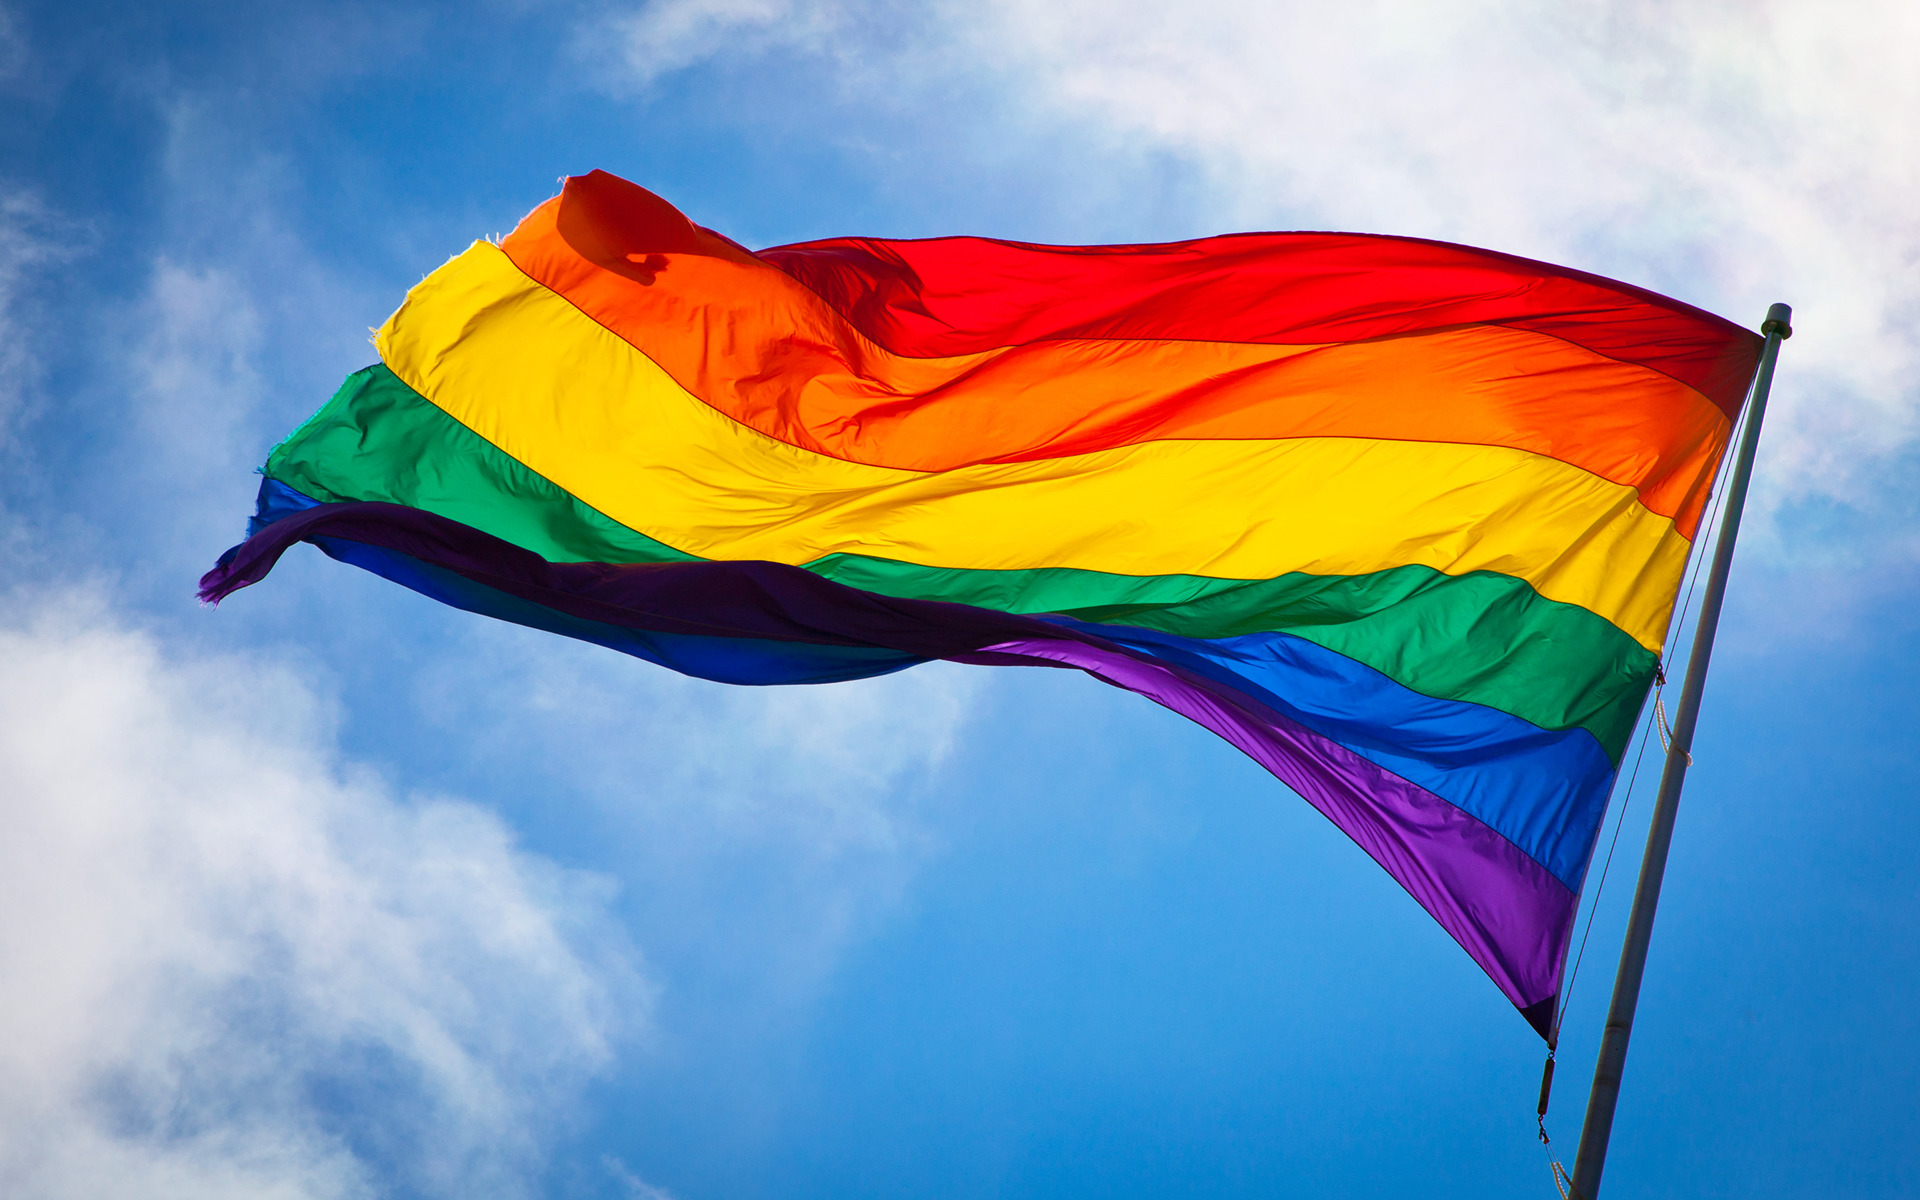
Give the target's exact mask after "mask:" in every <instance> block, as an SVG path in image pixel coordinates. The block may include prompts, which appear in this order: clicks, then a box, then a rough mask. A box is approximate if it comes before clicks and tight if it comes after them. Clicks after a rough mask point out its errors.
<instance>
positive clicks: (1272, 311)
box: [608, 177, 1760, 417]
mask: <svg viewBox="0 0 1920 1200" xmlns="http://www.w3.org/2000/svg"><path fill="white" fill-rule="evenodd" d="M608 179H609V181H611V179H612V177H608ZM758 257H759V258H760V259H762V260H763V261H765V262H769V263H772V264H774V265H776V266H778V267H780V268H781V269H782V270H784V271H786V272H787V273H788V274H790V275H792V276H793V277H794V278H796V279H798V280H800V281H801V282H802V283H804V284H806V285H807V286H808V287H810V288H812V289H813V290H814V291H815V292H817V293H818V294H819V295H820V296H821V297H822V298H824V299H825V300H826V301H827V303H829V304H831V305H832V306H833V307H834V308H835V309H837V310H839V312H840V313H841V314H843V315H844V316H845V317H846V318H847V319H848V320H849V321H850V322H851V323H852V324H853V325H854V326H855V327H856V328H858V329H859V330H860V331H861V332H862V333H864V334H866V335H867V336H868V337H870V338H872V339H873V340H874V341H876V342H878V343H880V345H882V346H884V347H886V348H887V349H889V350H891V351H893V352H894V353H895V354H901V355H909V356H912V357H919V358H937V357H944V356H947V355H956V354H972V353H976V352H978V351H982V350H990V349H993V348H996V347H1000V346H1011V345H1019V344H1021V343H1026V342H1036V341H1057V340H1064V339H1076V338H1127V339H1136V338H1174V339H1186V340H1194V341H1216V342H1264V343H1273V344H1287V345H1299V344H1309V345H1318V344H1326V343H1332V342H1351V341H1358V340H1361V339H1365V338H1379V337H1390V336H1393V335H1396V334H1409V333H1426V332H1431V331H1433V330H1436V329H1444V328H1448V327H1456V326H1461V325H1503V326H1506V327H1509V328H1513V329H1525V330H1531V331H1533V332H1537V333H1544V334H1548V335H1550V336H1553V337H1557V338H1561V339H1562V340H1565V341H1568V342H1572V343H1574V344H1575V345H1579V346H1583V347H1585V348H1586V349H1588V350H1591V351H1594V352H1595V353H1597V354H1602V355H1605V356H1606V357H1608V358H1613V359H1616V360H1619V361H1622V362H1629V363H1635V364H1638V365H1641V366H1645V367H1648V368H1651V369H1653V370H1656V371H1659V372H1661V373H1663V374H1665V375H1668V376H1670V377H1671V378H1673V379H1676V380H1678V381H1680V382H1681V383H1684V384H1686V385H1688V386H1689V387H1692V388H1694V389H1695V390H1697V391H1699V392H1700V393H1701V394H1703V395H1705V396H1706V397H1707V398H1708V399H1710V400H1712V401H1713V402H1714V403H1715V404H1716V405H1718V406H1719V407H1720V408H1721V410H1722V411H1724V412H1726V413H1727V415H1728V416H1729V417H1733V416H1736V415H1737V414H1738V412H1739V408H1740V403H1741V400H1742V399H1743V397H1744V395H1745V393H1746V388H1747V382H1748V380H1750V379H1751V378H1752V376H1753V370H1754V366H1755V364H1756V363H1757V361H1758V355H1759V347H1760V339H1759V337H1758V336H1757V335H1755V334H1753V333H1750V332H1748V331H1747V330H1744V329H1742V328H1740V327H1739V326H1737V325H1735V324H1733V323H1732V322H1730V321H1727V320H1724V319H1722V318H1720V317H1716V316H1714V315H1712V314H1711V313H1706V312H1702V311H1700V310H1699V309H1697V308H1693V307H1692V306H1690V305H1686V304H1682V303H1680V302H1679V301H1677V300H1670V299H1667V298H1666V297H1664V296H1659V295H1656V294H1654V293H1652V292H1648V291H1645V290H1643V289H1641V288H1636V287H1632V286H1629V285H1627V284H1623V283H1615V282H1613V281H1611V280H1607V279H1602V278H1599V277H1598V276H1593V275H1587V274H1583V273H1581V272H1578V271H1569V270H1565V269H1563V268H1560V267H1554V266H1549V265H1547V264H1545V263H1537V262H1533V261H1530V260H1528V259H1524V258H1515V257H1513V256H1511V255H1506V254H1496V253H1493V252H1492V251H1487V250H1475V249H1472V248H1470V247H1467V246H1456V245H1451V244H1449V243H1445V242H1430V241H1424V240H1420V239H1417V238H1399V237H1384V236H1378V235H1373V234H1355V233H1246V234H1234V235H1230V236H1226V237H1212V238H1202V239H1200V240H1198V241H1191V242H1168V243H1164V244H1161V245H1146V246H1034V245H1026V244H1023V243H1018V242H1002V241H995V240H992V239H989V238H973V237H951V238H932V239H928V240H924V241H885V240H881V239H876V238H833V239H829V240H827V241H820V242H805V243H801V244H798V245H792V246H779V247H775V248H773V249H770V250H762V251H760V252H759V254H758Z"/></svg>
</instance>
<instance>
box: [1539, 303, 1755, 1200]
mask: <svg viewBox="0 0 1920 1200" xmlns="http://www.w3.org/2000/svg"><path fill="white" fill-rule="evenodd" d="M1792 320H1793V310H1792V309H1791V308H1789V307H1787V306H1786V305H1784V304H1776V305H1774V306H1773V307H1771V308H1769V309H1768V310H1767V319H1766V321H1765V322H1764V323H1762V324H1761V326H1760V332H1761V333H1764V334H1765V335H1766V336H1767V344H1766V346H1765V348H1764V349H1762V350H1761V351H1760V370H1759V372H1758V373H1757V374H1756V375H1755V376H1754V379H1753V398H1752V400H1750V401H1749V402H1748V408H1747V428H1746V432H1745V433H1744V434H1743V435H1742V436H1741V438H1740V446H1739V449H1738V451H1737V453H1736V456H1735V458H1734V462H1733V479H1732V482H1731V483H1730V485H1729V486H1728V489H1727V511H1726V515H1725V517H1723V518H1722V519H1721V522H1720V540H1719V542H1718V543H1716V544H1715V546H1714V548H1713V569H1712V570H1711V571H1710V572H1709V573H1708V575H1707V591H1706V595H1705V596H1704V597H1703V598H1702V599H1701V601H1700V620H1699V622H1698V623H1697V624H1696V625H1695V626H1694V634H1693V653H1692V654H1691V655H1690V656H1689V657H1688V659H1687V678H1686V682H1685V684H1684V685H1682V687H1681V689H1680V707H1679V708H1678V709H1677V710H1676V711H1675V712H1674V719H1673V738H1672V741H1671V742H1670V743H1669V744H1668V747H1667V765H1666V770H1665V771H1663V772H1662V773H1661V776H1660V794H1659V795H1658V796H1657V797H1655V799H1654V802H1653V825H1652V827H1651V828H1649V829H1648V830H1647V852H1646V855H1645V856H1644V857H1642V858H1641V860H1640V882H1639V884H1638V885H1636V886H1635V887H1634V889H1633V910H1632V912H1631V914H1630V915H1629V916H1628V917H1627V939H1626V944H1625V945H1623V946H1622V947H1621V948H1620V970H1619V973H1618V974H1616V975H1615V976H1614V978H1613V1001H1612V1003H1611V1004H1609V1005H1608V1006H1607V1027H1606V1031H1605V1032H1604V1033H1602V1034H1601V1036H1600V1058H1599V1061H1598V1062H1596V1063H1595V1064H1594V1068H1593V1092H1592V1093H1591V1094H1590V1095H1589V1096H1588V1098H1587V1119H1586V1123H1585V1124H1584V1125H1582V1126H1581V1127H1580V1150H1579V1153H1578V1154H1577V1155H1576V1156H1575V1158H1574V1160H1573V1195H1574V1196H1575V1197H1576V1200H1597V1198H1598V1196H1599V1194H1600V1171H1601V1169H1602V1168H1603V1167H1605V1166H1606V1162H1607V1137H1608V1135H1609V1134H1611V1133H1612V1132H1613V1107H1614V1104H1615V1103H1616V1102H1617V1101H1618V1100H1619V1099H1620V1073H1621V1070H1622V1068H1624V1067H1625V1066H1626V1062H1627V1039H1628V1037H1630V1036H1631V1035H1632V1033H1633V1010H1634V1008H1635V1007H1636V1006H1637V1005H1638V1004H1639V1002H1640V977H1641V976H1642V974H1644V973H1645V971H1646V967H1647V942H1648V940H1649V939H1651V938H1652V936H1653V913H1654V909H1655V908H1657V907H1659V904H1660V880H1661V877H1662V876H1663V875H1664V874H1666V870H1667V849H1668V847H1669V846H1671V845H1672V843H1673V818H1674V815H1675V814H1676V813H1677V812H1678V811H1679V809H1680V786H1681V784H1682V783H1684V782H1685V781H1686V778H1687V767H1688V765H1689V764H1690V763H1691V762H1692V759H1691V758H1690V757H1689V755H1688V754H1687V751H1688V750H1690V749H1692V747H1693V727H1694V722H1695V719H1696V718H1697V717H1698V716H1699V715H1700V693H1701V691H1702V690H1703V689H1704V688H1705V686H1706V682H1707V660H1708V659H1710V658H1711V657H1712V656H1713V635H1714V631H1715V629H1716V628H1717V627H1718V626H1719V624H1720V602H1721V600H1722V599H1724V598H1725V595H1726V590H1727V570H1728V568H1729V567H1730V566H1731V565H1732V563H1733V543H1734V539H1735V538H1736V537H1738V536H1739V534H1740V509H1741V507H1742V506H1743V505H1744V504H1745V503H1746V500H1747V480H1748V477H1749V476H1751V475H1752V474H1753V452H1754V449H1755V448H1756V447H1757V446H1758V445H1759V444H1760V419H1761V418H1762V417H1764V416H1765V415H1766V412H1767V391H1768V389H1770V388H1771V387H1772V386H1773V363H1774V360H1775V359H1776V358H1777V357H1778V356H1779V354H1780V343H1781V342H1782V341H1784V340H1786V339H1787V338H1790V337H1792V336H1793V326H1792V324H1791V322H1792ZM1656 719H1658V717H1657V714H1656Z"/></svg>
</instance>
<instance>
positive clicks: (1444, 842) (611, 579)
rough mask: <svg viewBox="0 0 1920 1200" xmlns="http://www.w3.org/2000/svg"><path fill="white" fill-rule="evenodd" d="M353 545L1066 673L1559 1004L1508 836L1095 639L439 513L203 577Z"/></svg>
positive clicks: (695, 625) (1302, 732) (1489, 968)
mask: <svg viewBox="0 0 1920 1200" xmlns="http://www.w3.org/2000/svg"><path fill="white" fill-rule="evenodd" d="M315 537H333V538H343V539H346V540H349V541H358V542H364V543H366V544H369V545H375V546H382V547H385V548H387V549H390V550H396V551H399V552H401V553H403V554H408V555H411V556H413V557H415V558H417V559H420V560H422V561H424V562H429V563H433V564H435V565H437V566H440V567H444V568H446V569H448V570H451V571H454V572H457V573H458V574H460V575H463V576H465V577H466V578H468V579H470V580H472V581H474V582H476V583H480V584H484V585H486V586H488V587H492V588H496V589H498V590H500V591H502V592H505V593H507V594H509V595H513V596H517V597H520V598H521V599H524V600H528V601H532V602H534V603H537V604H542V605H545V606H547V607H549V608H551V609H554V610H556V611H558V612H563V613H566V614H569V615H571V616H575V617H580V618H583V619H586V620H590V621H601V622H606V623H609V624H613V625H619V626H625V627H627V628H633V629H645V630H651V631H654V632H659V633H677V634H691V635H696V636H707V637H726V638H773V639H781V640H786V641H798V642H812V643H816V644H822V645H839V646H877V647H884V648H886V649H890V650H897V651H904V652H906V653H909V654H914V655H919V656H921V657H925V658H944V659H949V660H953V661H956V662H968V663H982V664H990V665H1000V664H1004V665H1026V666H1067V667H1077V668H1079V669H1081V670H1084V671H1087V672H1088V673H1090V674H1092V675H1094V676H1096V677H1098V678H1100V679H1103V680H1106V681H1107V682H1110V683H1113V684H1116V685H1117V686H1120V687H1123V688H1126V689H1128V690H1130V691H1135V692H1139V693H1140V694H1142V695H1144V696H1147V697H1149V698H1150V699H1152V700H1154V701H1156V702H1158V703H1160V704H1162V705H1164V706H1166V707H1167V708H1170V709H1172V710H1173V711H1175V712H1177V713H1180V714H1182V715H1183V716H1186V717H1188V718H1190V719H1192V720H1194V721H1197V722H1199V723H1200V724H1201V725H1204V726H1206V727H1207V728H1208V729H1211V730H1213V731H1214V732H1215V733H1217V734H1219V735H1220V736H1222V737H1224V738H1226V739H1227V740H1228V741H1229V742H1232V743H1233V744H1234V745H1235V746H1238V747H1239V748H1240V749H1241V750H1243V751H1245V752H1246V753H1247V754H1248V755H1250V756H1252V757H1253V759H1254V760H1255V761H1257V762H1259V763H1260V764H1261V765H1262V766H1264V767H1266V768H1267V769H1268V770H1269V771H1271V772H1273V774H1274V775H1275V776H1277V777H1278V778H1279V779H1280V780H1282V781H1283V782H1284V783H1286V784H1287V785H1288V786H1289V787H1291V788H1293V789H1294V790H1295V791H1297V792H1299V793H1300V794H1301V795H1302V796H1304V797H1306V799H1307V801H1308V802H1309V803H1311V804H1312V805H1313V806H1314V807H1315V808H1317V809H1319V810H1320V811H1321V812H1322V813H1324V814H1325V815H1326V816H1327V817H1328V818H1329V819H1330V820H1332V821H1333V823H1334V824H1335V825H1337V826H1339V827H1340V829H1341V830H1342V831H1344V832H1345V833H1346V834H1347V835H1348V836H1349V837H1351V838H1352V839H1353V840H1354V841H1355V842H1357V843H1359V845H1360V846H1361V848H1362V849H1364V850H1366V852H1367V853H1368V854H1370V855H1371V856H1372V857H1373V858H1374V859H1375V860H1376V861H1378V862H1379V863H1380V865H1381V866H1383V867H1385V868H1386V870H1387V871H1388V873H1390V874H1391V875H1392V876H1393V877H1394V878H1395V879H1396V880H1398V881H1399V882H1400V884H1401V886H1403V887H1405V888H1406V889H1407V891H1408V892H1410V893H1411V894H1412V895H1413V897H1414V898H1415V899H1416V900H1418V901H1419V902H1420V904H1421V905H1422V906H1423V907H1425V908H1426V909H1427V911H1428V912H1430V913H1432V914H1433V916H1434V917H1435V919H1437V920H1438V921H1439V922H1440V924H1441V925H1442V926H1443V927H1444V928H1445V929H1446V930H1447V932H1448V933H1450V934H1452V935H1453V937H1454V939H1455V940H1456V941H1458V942H1459V943H1460V945H1461V946H1462V947H1463V948H1465V949H1466V951H1467V953H1468V954H1470V955H1471V956H1472V957H1473V959H1474V961H1475V962H1477V963H1479V964H1480V966H1481V967H1482V968H1483V969H1484V970H1485V971H1486V972H1487V974H1488V975H1489V976H1491V977H1492V979H1493V980H1494V982H1495V983H1496V984H1498V985H1499V987H1500V990H1501V991H1502V992H1504V993H1505V994H1506V995H1507V997H1508V999H1510V1000H1512V1001H1513V1003H1514V1004H1515V1005H1516V1006H1518V1007H1520V1008H1521V1009H1523V1010H1528V1009H1532V1008H1534V1007H1535V1006H1537V1005H1539V1004H1541V1003H1543V1002H1545V1001H1546V1000H1548V999H1550V998H1551V997H1552V996H1553V995H1554V993H1555V991H1556V990H1557V985H1558V975H1559V969H1560V957H1561V955H1560V951H1561V949H1562V947H1563V946H1564V944H1565V941H1566V937H1567V933H1568V930H1569V929H1570V927H1571V924H1572V920H1573V912H1574V906H1575V902H1576V901H1575V896H1574V894H1573V893H1572V892H1571V891H1569V890H1568V889H1567V887H1566V886H1565V885H1564V884H1562V883H1560V882H1559V881H1558V880H1556V879H1554V878H1553V876H1552V875H1551V874H1549V873H1548V872H1547V870H1546V869H1545V868H1544V867H1542V866H1541V865H1540V864H1538V863H1536V862H1534V861H1533V860H1532V859H1531V858H1529V857H1528V856H1527V855H1526V854H1525V853H1524V852H1522V851H1521V850H1520V849H1519V848H1517V847H1516V846H1514V845H1513V843H1511V842H1509V841H1507V840H1506V839H1505V838H1504V837H1502V836H1501V835H1500V834H1498V833H1496V832H1494V831H1493V830H1492V829H1491V828H1489V827H1488V826H1486V825H1485V824H1483V823H1481V822H1480V821H1478V820H1476V819H1475V818H1473V817H1472V816H1469V815H1468V814H1467V813H1465V812H1462V811H1461V810H1460V809H1458V808H1456V807H1454V806H1453V805H1451V804H1449V803H1447V802H1446V801H1445V800H1442V799H1440V798H1439V797H1438V796H1435V795H1434V794H1433V793H1431V792H1429V791H1427V790H1426V789H1424V788H1421V787H1419V786H1416V785H1415V784H1412V783H1409V782H1408V781H1407V780H1405V779H1403V778H1401V777H1400V776H1398V775H1396V774H1393V773H1392V772H1390V771H1387V770H1386V769H1384V768H1382V767H1380V766H1378V765H1377V764H1375V763H1373V762H1370V761H1369V760H1367V759H1365V758H1363V757H1361V756H1360V755H1358V754H1356V753H1354V752H1353V751H1351V750H1348V749H1347V748H1345V747H1344V746H1341V745H1340V744H1339V743H1337V742H1334V741H1332V740H1330V739H1328V738H1326V737H1324V736H1322V735H1320V734H1317V733H1314V732H1313V731H1312V730H1309V729H1307V728H1306V727H1305V726H1303V725H1301V724H1299V723H1298V722H1296V721H1293V720H1291V719H1289V718H1287V717H1286V716H1284V715H1282V714H1280V713H1278V712H1275V711H1274V710H1273V709H1271V708H1269V707H1267V706H1266V705H1264V704H1262V703H1260V702H1259V701H1257V700H1255V699H1253V698H1252V697H1250V696H1248V695H1246V694H1245V693H1242V692H1240V691H1238V690H1236V689H1234V688H1232V687H1230V686H1228V685H1227V684H1225V683H1223V682H1220V681H1215V680H1210V679H1207V678H1204V677H1202V676H1200V675H1198V674H1196V673H1194V672H1191V671H1188V670H1186V669H1184V668H1181V667H1178V666H1176V665H1174V664H1172V663H1169V662H1166V661H1164V660H1161V659H1157V658H1154V657H1152V656H1151V655H1150V654H1148V653H1147V652H1146V651H1144V650H1135V649H1129V648H1127V647H1123V646H1121V645H1119V644H1118V643H1116V642H1113V641H1110V640H1108V639H1106V638H1103V637H1100V636H1098V635H1097V634H1094V633H1092V632H1090V631H1086V630H1083V629H1070V628H1065V627H1062V626H1060V625H1055V624H1052V623H1049V622H1046V621H1041V620H1037V619H1035V618H1032V617H1025V616H1018V615H1015V614H1012V613H1003V612H998V611H995V610H992V609H985V608H977V607H974V606H971V605H964V604H950V603H945V602H942V601H934V600H902V599H897V598H894V597H889V596H881V595H876V594H874V593H872V592H864V591H860V590H858V589H855V588H850V587H847V586H845V585H843V584H838V583H834V582H832V581H830V580H827V579H823V578H821V577H820V576H818V575H815V574H813V573H812V572H810V571H806V570H803V569H801V568H799V567H791V566H786V565H783V564H779V563H768V562H728V561H721V562H692V563H657V564H625V565H615V564H605V563H550V562H548V561H546V560H545V559H543V558H541V557H540V556H539V555H537V554H534V553H532V552H531V551H528V550H525V549H522V548H521V547H518V546H515V545H513V544H512V543H510V542H505V541H502V540H501V539H499V538H496V537H493V536H492V535H490V534H485V533H482V532H480V531H479V530H476V529H473V528H470V527H469V526H466V525H462V524H460V523H458V522H455V521H450V520H448V519H446V518H444V517H439V516H435V515H434V514H431V513H427V512H423V511H421V510H419V509H415V508H408V507H404V506H401V505H394V504H379V503H352V504H326V505H321V506H319V507H317V508H313V509H308V510H306V511H304V512H301V513H298V514H296V515H293V516H290V517H286V518H283V519H281V520H278V521H275V522H273V523H272V524H270V525H268V526H267V527H266V528H264V529H262V530H261V531H260V532H259V533H257V534H255V535H254V536H253V537H251V538H249V539H248V540H247V541H246V542H244V543H242V544H241V545H240V546H237V547H235V548H234V549H233V550H231V551H229V552H228V554H227V555H226V556H225V557H224V558H223V559H222V560H221V563H220V565H219V566H217V567H215V568H214V569H213V570H212V571H210V572H208V573H207V576H206V577H205V578H204V579H202V580H201V595H202V597H203V598H205V599H207V600H214V601H217V600H219V599H220V598H222V597H224V596H227V595H229V594H231V593H232V592H234V591H236V590H238V589H239V588H242V587H245V586H247V585H248V584H250V583H254V582H257V581H258V580H260V579H262V578H264V577H265V576H266V574H267V572H268V571H270V570H271V569H272V568H273V564H274V563H275V562H276V561H277V560H278V559H279V557H280V555H281V554H282V553H283V552H284V551H285V550H286V549H287V548H288V547H289V546H291V545H292V544H293V543H294V542H296V541H302V540H307V539H311V538H315Z"/></svg>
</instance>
